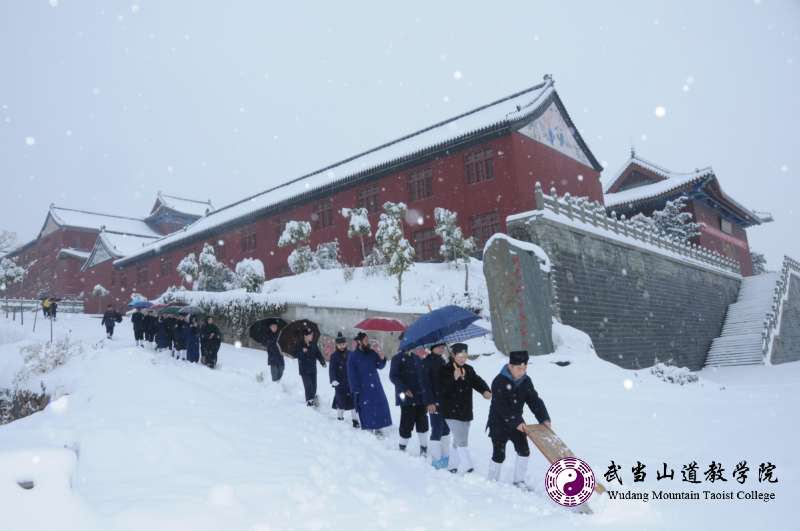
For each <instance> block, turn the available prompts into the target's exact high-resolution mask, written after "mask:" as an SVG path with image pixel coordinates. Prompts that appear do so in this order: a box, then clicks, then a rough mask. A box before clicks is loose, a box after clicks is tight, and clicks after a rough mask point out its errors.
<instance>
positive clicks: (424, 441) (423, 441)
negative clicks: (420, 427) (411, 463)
mask: <svg viewBox="0 0 800 531" xmlns="http://www.w3.org/2000/svg"><path fill="white" fill-rule="evenodd" d="M417 437H419V446H420V448H421V447H425V448H427V447H428V432H427V431H426V432H425V433H419V432H417Z"/></svg>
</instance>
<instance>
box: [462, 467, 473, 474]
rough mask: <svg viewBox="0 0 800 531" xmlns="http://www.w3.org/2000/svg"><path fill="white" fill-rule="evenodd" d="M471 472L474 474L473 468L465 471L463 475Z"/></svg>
mask: <svg viewBox="0 0 800 531" xmlns="http://www.w3.org/2000/svg"><path fill="white" fill-rule="evenodd" d="M473 472H475V469H474V468H470V469H469V470H467V471H466V472H464V473H465V474H472V473H473Z"/></svg>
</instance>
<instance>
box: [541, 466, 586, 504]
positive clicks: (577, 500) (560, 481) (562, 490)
mask: <svg viewBox="0 0 800 531" xmlns="http://www.w3.org/2000/svg"><path fill="white" fill-rule="evenodd" d="M594 486H595V479H594V472H592V469H591V468H590V467H589V465H588V464H587V463H586V461H583V460H581V459H578V458H577V457H564V458H562V459H559V460H558V461H556V462H555V463H553V464H552V465H550V468H549V469H548V470H547V474H545V476H544V487H545V489H547V494H548V495H549V496H550V498H551V499H552V500H553V501H554V502H556V503H558V504H559V505H563V506H564V507H575V506H576V505H580V504H582V503H584V502H585V501H586V500H588V499H589V496H591V495H592V492H594Z"/></svg>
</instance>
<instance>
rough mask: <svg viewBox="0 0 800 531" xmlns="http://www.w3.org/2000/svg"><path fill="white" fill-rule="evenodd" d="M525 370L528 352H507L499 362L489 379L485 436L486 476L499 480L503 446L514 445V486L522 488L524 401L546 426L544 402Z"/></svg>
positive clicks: (525, 467) (525, 446)
mask: <svg viewBox="0 0 800 531" xmlns="http://www.w3.org/2000/svg"><path fill="white" fill-rule="evenodd" d="M527 370H528V351H527V350H515V351H512V352H510V353H509V355H508V364H506V365H503V368H502V369H501V370H500V374H498V375H497V376H496V377H495V379H494V381H493V382H492V403H491V405H490V406H489V419H488V420H487V422H486V427H487V428H489V437H490V438H491V439H492V460H491V462H490V463H489V474H488V478H489V479H490V480H493V481H497V480H499V479H500V469H501V467H502V466H503V461H505V459H506V445H507V444H508V442H509V441H511V442H512V443H513V444H514V450H516V452H517V462H516V464H515V466H514V486H516V487H521V488H526V486H525V476H526V474H527V471H528V459H529V457H530V453H531V452H530V448H529V447H528V437H527V435H526V433H525V419H523V418H522V410H523V408H524V407H525V404H527V405H528V407H529V408H530V410H531V411H532V412H533V414H534V415H535V416H536V420H538V421H539V423H540V424H544V425H545V426H547V427H548V428H550V427H551V426H550V415H549V414H548V413H547V408H546V407H545V405H544V401H543V400H542V399H541V398H540V397H539V394H538V393H537V392H536V389H534V388H533V382H532V381H531V379H530V377H528V375H527V374H525V373H526V372H527Z"/></svg>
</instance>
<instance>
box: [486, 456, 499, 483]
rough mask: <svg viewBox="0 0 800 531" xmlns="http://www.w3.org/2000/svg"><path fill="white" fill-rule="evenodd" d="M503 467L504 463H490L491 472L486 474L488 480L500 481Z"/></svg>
mask: <svg viewBox="0 0 800 531" xmlns="http://www.w3.org/2000/svg"><path fill="white" fill-rule="evenodd" d="M502 466H503V464H502V463H495V462H494V461H491V460H490V461H489V472H488V474H486V479H488V480H489V481H500V468H501V467H502Z"/></svg>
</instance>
